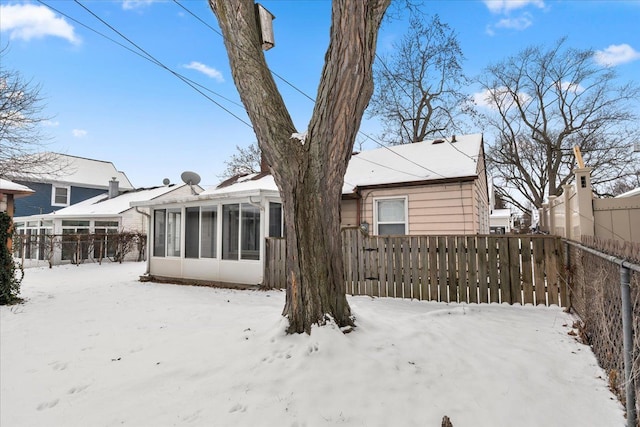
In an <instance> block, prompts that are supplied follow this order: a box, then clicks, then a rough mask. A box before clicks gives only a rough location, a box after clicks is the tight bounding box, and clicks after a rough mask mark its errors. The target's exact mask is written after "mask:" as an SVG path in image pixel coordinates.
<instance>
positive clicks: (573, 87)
mask: <svg viewBox="0 0 640 427" xmlns="http://www.w3.org/2000/svg"><path fill="white" fill-rule="evenodd" d="M560 88H561V89H562V90H564V91H567V92H573V93H581V92H584V86H581V85H580V83H573V82H561V83H560Z"/></svg>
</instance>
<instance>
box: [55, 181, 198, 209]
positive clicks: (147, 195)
mask: <svg viewBox="0 0 640 427" xmlns="http://www.w3.org/2000/svg"><path fill="white" fill-rule="evenodd" d="M185 185H186V184H180V185H176V184H171V185H168V186H163V187H155V188H149V189H140V190H133V191H129V192H126V193H123V194H120V195H119V196H117V197H114V198H112V199H109V198H108V197H109V196H108V194H106V193H105V194H100V195H98V196H95V197H92V198H90V199H87V200H84V201H82V202H80V203H76V204H74V205H71V206H69V207H66V208H63V209H60V210H58V211H56V212H54V213H52V214H51V215H53V216H55V217H60V216H69V217H71V216H73V217H79V216H92V215H119V214H121V213H122V212H125V211H127V210H129V209H131V202H142V201H148V200H153V199H155V198H157V197H160V196H162V195H164V194H167V193H170V192H172V191H174V190H177V189H179V188H181V187H184V186H185Z"/></svg>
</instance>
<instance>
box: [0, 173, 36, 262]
mask: <svg viewBox="0 0 640 427" xmlns="http://www.w3.org/2000/svg"><path fill="white" fill-rule="evenodd" d="M33 193H34V191H33V190H32V189H30V188H29V187H27V186H25V185H21V184H16V183H15V182H12V181H9V180H7V179H2V178H0V212H6V213H7V215H9V218H13V212H14V203H15V199H17V198H20V197H26V196H30V195H32V194H33ZM9 228H11V226H9ZM6 243H7V248H8V249H9V252H11V250H12V246H13V239H12V237H11V231H9V237H7V242H6Z"/></svg>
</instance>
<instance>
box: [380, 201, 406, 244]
mask: <svg viewBox="0 0 640 427" xmlns="http://www.w3.org/2000/svg"><path fill="white" fill-rule="evenodd" d="M407 204H408V203H407V197H394V198H388V199H374V205H375V207H374V221H375V230H376V234H377V235H404V234H407V231H408V228H409V227H408V226H407V222H408V221H407V216H408V214H407V212H408V211H407Z"/></svg>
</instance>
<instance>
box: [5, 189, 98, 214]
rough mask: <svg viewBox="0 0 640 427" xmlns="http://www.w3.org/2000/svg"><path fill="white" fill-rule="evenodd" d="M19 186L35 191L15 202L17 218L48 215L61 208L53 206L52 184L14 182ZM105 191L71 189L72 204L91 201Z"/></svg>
mask: <svg viewBox="0 0 640 427" xmlns="http://www.w3.org/2000/svg"><path fill="white" fill-rule="evenodd" d="M14 182H16V183H18V184H22V185H26V186H28V187H29V188H31V189H32V190H34V191H35V193H33V194H32V195H31V196H30V197H23V198H20V199H17V200H16V202H15V213H14V215H15V216H30V215H43V214H48V213H51V212H53V211H56V210H58V209H61V208H62V207H61V206H52V205H51V191H52V188H53V185H52V184H51V183H42V182H27V181H14ZM105 192H106V191H105V190H104V189H97V188H84V187H74V186H71V188H70V197H69V199H70V204H72V205H73V204H75V203H78V202H81V201H83V200H87V199H90V198H91V197H94V196H97V195H98V194H104V193H105Z"/></svg>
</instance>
